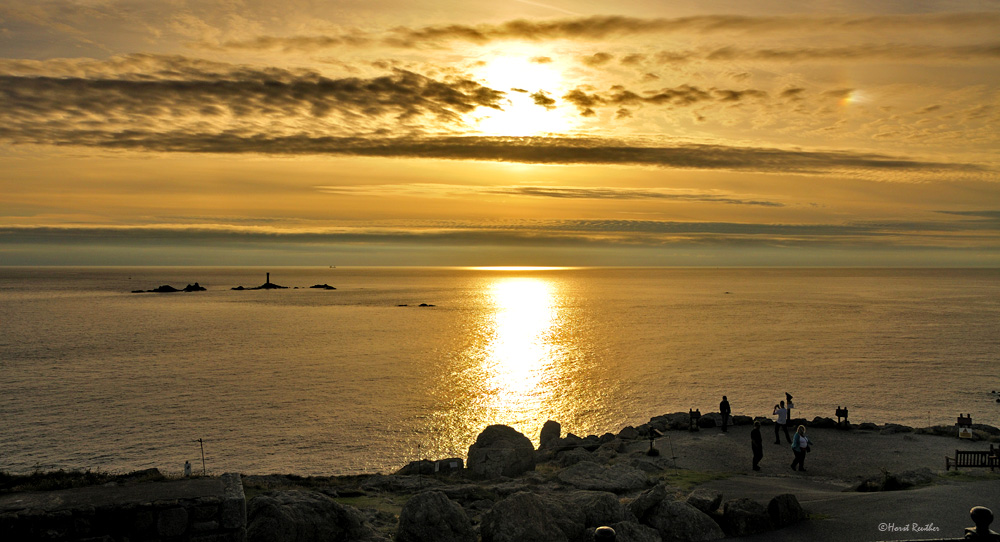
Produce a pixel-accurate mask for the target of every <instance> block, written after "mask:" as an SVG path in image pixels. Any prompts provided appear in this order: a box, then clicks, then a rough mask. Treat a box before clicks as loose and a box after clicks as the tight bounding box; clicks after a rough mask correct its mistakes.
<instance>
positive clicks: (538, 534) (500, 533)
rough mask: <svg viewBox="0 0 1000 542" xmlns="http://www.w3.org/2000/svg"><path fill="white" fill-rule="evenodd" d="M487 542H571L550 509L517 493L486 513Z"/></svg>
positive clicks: (483, 529)
mask: <svg viewBox="0 0 1000 542" xmlns="http://www.w3.org/2000/svg"><path fill="white" fill-rule="evenodd" d="M479 533H480V535H481V536H482V540H483V542H569V538H568V537H567V536H566V534H565V533H564V532H563V531H562V530H561V529H560V528H559V527H558V526H557V524H556V519H555V518H554V517H553V516H552V514H551V513H549V510H548V506H546V505H545V503H544V502H543V501H542V499H541V498H540V497H538V496H537V495H535V494H534V493H529V492H527V491H524V492H521V493H515V494H513V495H511V496H510V497H507V498H506V499H504V500H502V501H500V502H498V503H496V504H495V505H494V506H493V508H491V509H490V510H489V511H487V512H486V513H485V514H483V520H482V524H481V525H480V528H479Z"/></svg>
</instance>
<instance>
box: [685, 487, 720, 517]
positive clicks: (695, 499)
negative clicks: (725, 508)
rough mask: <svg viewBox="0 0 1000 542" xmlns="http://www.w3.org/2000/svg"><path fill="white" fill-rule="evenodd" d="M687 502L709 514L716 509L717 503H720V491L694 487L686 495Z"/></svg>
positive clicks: (717, 507)
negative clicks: (694, 488)
mask: <svg viewBox="0 0 1000 542" xmlns="http://www.w3.org/2000/svg"><path fill="white" fill-rule="evenodd" d="M687 503H688V504H690V505H691V506H693V507H695V508H697V509H698V510H701V511H702V512H704V513H706V514H711V513H713V512H715V511H716V510H718V509H719V505H721V504H722V493H719V492H717V491H709V490H707V489H696V490H694V491H692V492H691V494H690V495H688V498H687Z"/></svg>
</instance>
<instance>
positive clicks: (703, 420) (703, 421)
mask: <svg viewBox="0 0 1000 542" xmlns="http://www.w3.org/2000/svg"><path fill="white" fill-rule="evenodd" d="M715 416H716V415H715V414H705V415H704V416H702V417H700V418H698V427H700V428H702V429H711V428H713V427H715V426H716V425H718V424H717V423H716V421H715ZM720 419H721V417H720Z"/></svg>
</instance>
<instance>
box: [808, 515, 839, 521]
mask: <svg viewBox="0 0 1000 542" xmlns="http://www.w3.org/2000/svg"><path fill="white" fill-rule="evenodd" d="M806 519H807V520H816V519H833V516H831V515H830V514H806Z"/></svg>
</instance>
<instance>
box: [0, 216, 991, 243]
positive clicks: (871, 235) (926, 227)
mask: <svg viewBox="0 0 1000 542" xmlns="http://www.w3.org/2000/svg"><path fill="white" fill-rule="evenodd" d="M997 233H1000V223H997V222H996V221H989V222H976V221H973V222H964V221H963V222H934V221H926V222H893V221H885V222H864V223H842V224H780V223H777V224H757V223H742V222H681V221H656V220H614V219H608V220H508V221H501V222H460V221H430V222H413V223H409V224H381V225H380V224H377V223H368V224H366V225H365V226H363V227H353V226H336V227H311V228H280V227H275V226H247V225H217V224H184V225H171V224H159V225H139V226H102V225H65V226H10V225H7V226H0V245H6V246H12V245H26V244H65V243H69V242H71V243H73V244H77V245H79V244H84V245H86V244H100V245H113V246H114V245H120V246H137V245H147V244H149V243H150V242H154V243H155V244H158V245H164V244H183V245H184V246H193V245H199V244H201V245H204V244H212V243H221V244H226V245H229V244H231V243H233V242H240V243H258V244H269V245H288V244H299V245H327V246H329V245H337V244H361V245H367V244H374V243H378V244H386V243H399V244H405V245H410V246H414V245H416V246H421V245H425V246H432V245H434V246H490V245H492V246H502V245H509V246H521V247H532V246H536V247H537V246H559V247H573V246H603V247H624V246H634V247H667V246H671V245H726V246H741V245H742V246H786V247H788V246H802V247H809V246H811V247H818V246H843V247H854V248H857V247H872V248H877V247H887V246H894V247H899V246H907V247H910V248H916V247H925V248H955V246H956V244H959V243H960V244H961V245H962V246H965V247H967V248H968V247H980V248H997V247H998V246H1000V239H998V237H997V235H996V234H997Z"/></svg>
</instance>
